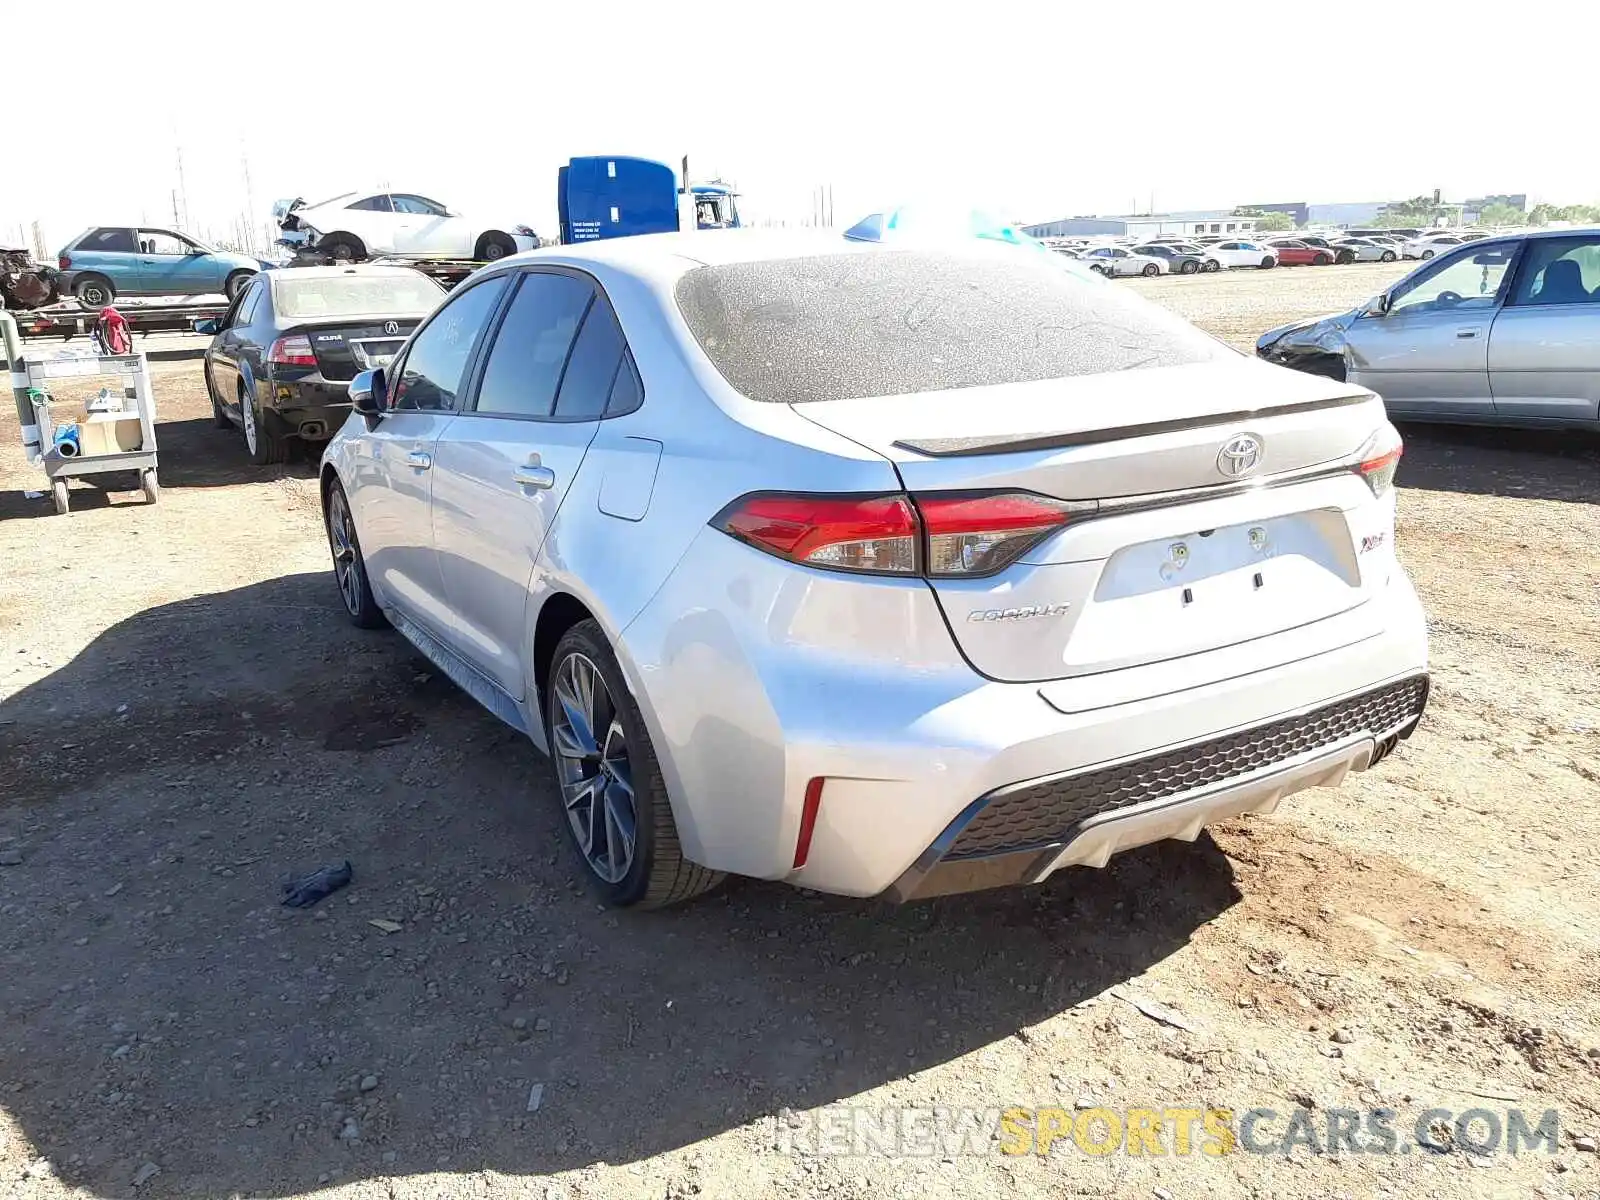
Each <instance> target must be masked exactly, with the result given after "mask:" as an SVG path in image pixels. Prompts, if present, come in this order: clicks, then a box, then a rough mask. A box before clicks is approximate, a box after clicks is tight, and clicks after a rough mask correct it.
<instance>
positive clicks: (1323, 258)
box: [1311, 254, 1333, 267]
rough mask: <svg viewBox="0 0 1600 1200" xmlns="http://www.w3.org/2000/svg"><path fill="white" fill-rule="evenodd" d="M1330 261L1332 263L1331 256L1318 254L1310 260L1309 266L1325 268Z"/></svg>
mask: <svg viewBox="0 0 1600 1200" xmlns="http://www.w3.org/2000/svg"><path fill="white" fill-rule="evenodd" d="M1332 261H1333V257H1332V256H1331V255H1328V254H1318V255H1316V256H1315V257H1314V258H1312V260H1311V265H1312V266H1314V267H1325V266H1327V265H1328V264H1329V263H1331V262H1332Z"/></svg>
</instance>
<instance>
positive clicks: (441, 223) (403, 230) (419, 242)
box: [389, 192, 473, 258]
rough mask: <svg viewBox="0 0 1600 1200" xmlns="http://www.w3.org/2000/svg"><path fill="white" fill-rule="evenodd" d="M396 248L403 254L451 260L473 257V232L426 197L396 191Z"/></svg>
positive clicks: (392, 199) (393, 195) (460, 218)
mask: <svg viewBox="0 0 1600 1200" xmlns="http://www.w3.org/2000/svg"><path fill="white" fill-rule="evenodd" d="M389 199H390V200H391V201H393V203H394V211H395V222H396V225H395V228H396V234H395V239H396V248H397V249H398V250H399V252H400V253H402V254H415V255H430V256H433V257H435V258H437V257H448V258H471V257H472V251H473V246H472V232H471V230H470V229H469V228H468V226H467V222H466V220H465V219H464V218H462V217H455V216H451V215H450V211H449V210H448V209H447V208H445V206H444V205H442V204H440V203H439V202H438V201H436V200H429V199H428V198H427V197H426V196H416V195H411V194H409V193H402V192H395V193H393V194H392V195H391V196H390V197H389Z"/></svg>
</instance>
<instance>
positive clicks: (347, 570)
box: [322, 479, 389, 629]
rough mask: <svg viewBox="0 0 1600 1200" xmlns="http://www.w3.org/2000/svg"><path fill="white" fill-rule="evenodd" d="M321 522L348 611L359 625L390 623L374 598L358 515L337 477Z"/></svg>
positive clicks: (334, 571) (328, 496)
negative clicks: (363, 553) (359, 530)
mask: <svg viewBox="0 0 1600 1200" xmlns="http://www.w3.org/2000/svg"><path fill="white" fill-rule="evenodd" d="M322 526H323V529H324V530H325V531H326V532H327V535H328V553H329V554H331V555H332V556H333V582H334V583H335V584H336V585H337V586H338V588H339V598H340V599H341V600H343V601H344V611H345V615H346V616H347V617H349V618H350V623H351V624H352V625H354V626H355V627H356V628H357V629H382V628H383V627H384V626H386V625H388V624H389V620H388V618H387V617H385V616H384V615H383V609H381V608H379V607H378V602H377V601H376V600H374V599H373V598H372V585H371V583H370V582H369V581H368V579H367V560H366V558H365V556H363V555H362V553H361V540H360V539H359V538H358V537H357V536H356V522H355V517H353V516H352V515H351V513H350V498H349V497H348V496H346V495H345V494H344V487H343V485H342V484H340V482H339V481H338V480H337V479H335V480H333V481H332V482H331V483H330V484H329V485H328V494H327V497H326V498H325V499H324V500H323V502H322Z"/></svg>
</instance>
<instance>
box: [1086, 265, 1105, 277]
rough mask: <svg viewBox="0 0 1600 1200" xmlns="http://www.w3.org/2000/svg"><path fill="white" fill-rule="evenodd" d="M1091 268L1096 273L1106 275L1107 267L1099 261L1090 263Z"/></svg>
mask: <svg viewBox="0 0 1600 1200" xmlns="http://www.w3.org/2000/svg"><path fill="white" fill-rule="evenodd" d="M1089 270H1091V271H1093V272H1094V273H1095V274H1096V275H1104V274H1105V273H1106V269H1105V268H1104V267H1102V266H1101V265H1100V264H1099V263H1090V264H1089Z"/></svg>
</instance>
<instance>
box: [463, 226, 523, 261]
mask: <svg viewBox="0 0 1600 1200" xmlns="http://www.w3.org/2000/svg"><path fill="white" fill-rule="evenodd" d="M516 252H517V243H516V242H514V241H512V240H511V239H510V238H509V237H507V236H506V235H505V234H503V233H486V234H484V235H483V236H482V237H481V238H479V239H478V245H477V248H476V250H475V251H474V257H475V258H477V260H478V261H479V262H496V261H498V260H499V259H502V258H506V257H507V256H509V255H512V254H515V253H516Z"/></svg>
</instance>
